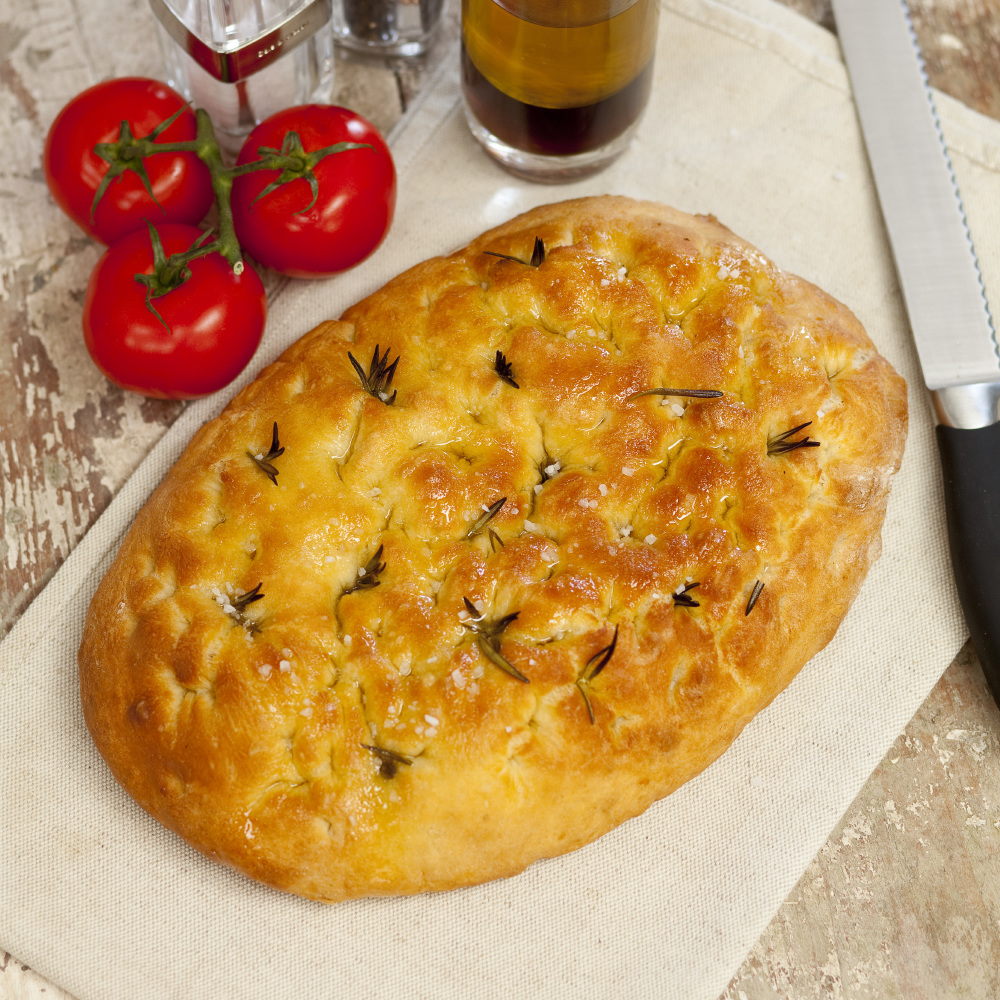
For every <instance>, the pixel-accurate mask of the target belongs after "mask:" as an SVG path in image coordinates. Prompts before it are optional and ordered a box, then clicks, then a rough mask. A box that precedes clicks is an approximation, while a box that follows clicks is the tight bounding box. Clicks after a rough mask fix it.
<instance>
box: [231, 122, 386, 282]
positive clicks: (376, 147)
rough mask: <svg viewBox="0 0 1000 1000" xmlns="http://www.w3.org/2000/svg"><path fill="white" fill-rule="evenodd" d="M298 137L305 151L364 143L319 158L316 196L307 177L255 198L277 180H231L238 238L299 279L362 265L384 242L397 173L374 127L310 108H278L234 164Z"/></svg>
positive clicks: (261, 174) (269, 176) (265, 175)
mask: <svg viewBox="0 0 1000 1000" xmlns="http://www.w3.org/2000/svg"><path fill="white" fill-rule="evenodd" d="M290 131H293V132H296V133H297V134H298V136H299V138H300V139H301V140H302V147H303V149H304V150H305V151H306V152H307V153H308V152H315V151H316V150H320V149H324V148H326V147H327V146H332V145H333V144H334V143H338V142H363V143H369V144H370V145H371V146H372V147H373V148H371V149H351V150H345V151H344V152H340V153H332V154H330V155H329V156H326V157H324V158H323V159H322V160H321V161H320V162H319V163H318V164H317V165H316V167H315V170H314V172H315V175H316V180H317V182H318V188H319V194H318V196H317V198H316V202H315V204H314V205H313V206H312V207H311V208H310V207H308V206H309V202H310V201H311V200H312V190H311V188H310V185H309V182H308V181H307V180H306V179H304V178H297V179H295V180H293V181H290V182H288V183H287V184H283V185H281V186H280V187H278V188H276V189H275V190H274V191H271V192H269V193H267V194H265V195H263V197H261V198H259V200H257V201H255V200H254V199H256V198H257V197H258V195H260V193H261V192H262V191H263V190H264V188H266V187H267V185H268V184H270V183H271V182H272V181H273V180H275V179H276V178H277V177H278V174H279V172H278V171H277V170H259V171H256V172H253V173H249V174H244V175H243V176H241V177H237V178H236V179H235V181H234V182H233V193H232V199H231V201H232V208H233V221H234V223H235V226H236V235H237V238H238V239H239V241H240V245H241V246H242V247H243V249H244V250H245V251H246V252H247V253H249V254H250V255H251V256H252V257H253V258H254V259H255V260H257V261H258V262H259V263H261V264H263V265H265V266H266V267H271V268H274V269H275V270H276V271H280V272H281V273H282V274H289V275H292V276H293V277H297V278H317V277H322V276H323V275H327V274H335V273H336V272H338V271H343V270H345V269H346V268H349V267H353V266H354V265H355V264H357V263H358V262H359V261H361V260H364V258H365V257H367V256H368V255H369V254H370V253H371V252H372V251H373V250H374V249H375V248H376V247H377V246H378V245H379V244H380V243H381V242H382V238H383V237H384V236H385V234H386V232H387V231H388V229H389V225H390V223H391V222H392V215H393V211H394V210H395V207H396V170H395V167H394V166H393V162H392V156H391V155H390V153H389V148H388V146H386V144H385V141H384V140H383V138H382V136H381V135H379V133H378V131H377V130H376V128H375V126H374V125H372V124H371V123H370V122H368V121H366V120H365V119H364V118H362V117H361V116H360V115H357V114H355V113H354V112H353V111H349V110H348V109H347V108H338V107H332V106H329V105H319V104H309V105H305V106H301V107H296V108H288V109H287V110H285V111H279V112H278V113H277V114H275V115H272V116H271V117H270V118H268V119H266V120H265V121H263V122H261V123H260V125H258V126H257V127H256V128H255V129H254V130H253V131H252V132H251V133H250V135H249V136H248V137H247V140H246V142H244V144H243V148H242V149H241V150H240V155H239V157H238V159H237V165H239V164H244V163H248V162H250V161H252V160H256V159H258V158H259V154H258V152H257V150H258V149H259V148H260V147H262V146H266V147H269V148H271V149H281V146H282V141H283V139H284V137H285V134H286V133H287V132H290Z"/></svg>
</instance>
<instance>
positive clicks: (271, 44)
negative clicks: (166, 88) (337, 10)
mask: <svg viewBox="0 0 1000 1000" xmlns="http://www.w3.org/2000/svg"><path fill="white" fill-rule="evenodd" d="M338 2H339V0H338ZM149 3H150V7H151V8H152V10H153V13H154V14H155V15H156V24H157V30H158V34H159V40H160V47H161V49H162V51H163V58H164V63H165V64H166V76H167V82H168V83H169V84H170V85H171V86H172V87H174V88H175V89H176V90H179V91H180V92H181V93H182V94H184V96H185V97H187V98H188V99H189V100H190V101H191V102H192V103H193V104H194V105H195V107H199V108H204V109H205V110H206V111H207V112H208V113H209V114H210V115H211V117H212V122H213V124H214V125H215V130H216V135H217V136H218V139H219V144H220V146H221V147H222V148H223V150H225V151H226V152H228V153H230V154H233V153H235V152H236V151H237V150H238V149H239V147H240V145H241V144H242V142H243V140H244V139H245V138H246V136H247V134H248V133H249V132H250V131H251V129H253V127H254V126H255V125H256V124H257V123H258V122H261V121H263V120H264V119H265V118H267V117H268V116H269V115H272V114H274V112H276V111H280V110H281V109H282V108H287V107H291V106H293V105H296V104H308V103H313V102H316V103H326V102H329V101H330V100H331V98H332V94H333V33H332V31H331V0H149Z"/></svg>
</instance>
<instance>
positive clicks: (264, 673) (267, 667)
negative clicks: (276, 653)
mask: <svg viewBox="0 0 1000 1000" xmlns="http://www.w3.org/2000/svg"><path fill="white" fill-rule="evenodd" d="M273 669H274V667H272V666H271V664H270V663H262V664H261V665H260V666H259V667H258V668H257V673H259V674H260V676H261V677H263V678H264V680H267V679H268V677H270V676H271V671H272V670H273Z"/></svg>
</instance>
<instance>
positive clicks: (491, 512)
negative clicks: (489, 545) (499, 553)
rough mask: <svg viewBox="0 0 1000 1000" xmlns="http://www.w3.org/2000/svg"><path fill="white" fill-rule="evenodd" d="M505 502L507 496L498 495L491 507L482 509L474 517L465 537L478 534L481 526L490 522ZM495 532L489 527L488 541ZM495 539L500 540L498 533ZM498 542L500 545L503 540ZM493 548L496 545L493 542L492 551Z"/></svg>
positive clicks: (481, 528)
mask: <svg viewBox="0 0 1000 1000" xmlns="http://www.w3.org/2000/svg"><path fill="white" fill-rule="evenodd" d="M506 502H507V498H506V497H500V499H499V500H497V501H496V502H495V503H494V504H493V505H492V506H491V507H489V508H488V509H487V510H485V511H483V513H482V516H481V517H479V518H477V519H476V522H475V523H474V524H473V525H472V527H471V528H469V530H468V532H467V533H466V536H465V537H466V538H474V537H475V536H476V535H478V534H479V532H480V531H482V530H483V528H485V527H486V525H488V524H489V523H490V521H492V520H493V518H495V517H496V516H497V514H499V513H500V511H501V509H502V508H503V505H504V504H505V503H506ZM495 534H496V532H495V531H494V530H493V529H492V528H490V541H491V542H492V540H493V535H495ZM497 541H498V542H499V541H500V536H499V535H497ZM500 544H501V546H502V545H503V542H500ZM495 550H496V545H495V544H494V551H495Z"/></svg>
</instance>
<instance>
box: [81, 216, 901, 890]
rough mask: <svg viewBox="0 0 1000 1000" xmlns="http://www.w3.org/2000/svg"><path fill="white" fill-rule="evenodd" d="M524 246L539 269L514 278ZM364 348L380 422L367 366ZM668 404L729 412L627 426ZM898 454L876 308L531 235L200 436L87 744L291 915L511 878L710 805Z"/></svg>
mask: <svg viewBox="0 0 1000 1000" xmlns="http://www.w3.org/2000/svg"><path fill="white" fill-rule="evenodd" d="M536 237H540V238H541V239H542V240H543V242H544V247H545V258H544V261H543V263H542V264H541V266H538V267H535V266H532V265H531V263H530V262H529V263H521V262H519V261H517V260H509V259H504V258H503V257H498V256H491V255H490V253H497V254H507V255H510V256H512V257H516V258H519V259H520V260H522V261H529V258H530V255H531V253H532V248H533V243H534V240H535V238H536ZM376 345H378V347H379V348H380V349H381V350H382V351H386V352H388V354H389V360H390V361H394V360H395V359H396V358H397V356H398V358H399V364H398V367H397V369H396V371H395V376H394V379H393V381H392V384H391V389H390V390H389V392H388V393H386V395H387V396H389V398H390V400H391V395H390V394H391V393H392V392H396V393H398V395H397V396H396V398H395V400H394V401H391V402H387V401H384V400H383V399H381V398H378V397H377V396H372V395H369V394H368V393H366V392H365V391H364V389H363V388H362V385H361V380H360V378H359V376H358V374H357V372H356V371H355V369H354V368H353V366H352V364H351V361H350V359H349V357H348V352H350V353H351V354H353V355H354V357H355V358H356V359H357V360H358V361H359V362H360V363H361V364H362V365H363V367H364V369H365V372H366V374H367V371H368V366H369V364H370V362H371V360H372V355H373V352H374V351H375V350H376ZM497 351H500V352H502V354H503V355H504V358H505V359H506V361H507V362H508V363H509V365H510V372H509V379H510V381H505V380H504V379H503V378H501V375H500V374H499V373H498V370H497V364H496V363H497V360H498V359H497V357H496V354H497ZM501 372H506V369H503V368H501ZM511 381H513V382H516V383H517V387H515V386H514V385H512V384H510V382H511ZM657 387H661V388H672V389H675V390H676V389H713V390H721V391H722V393H723V395H722V397H721V398H715V399H705V398H691V397H684V396H678V395H673V396H657V395H645V396H640V397H635V398H633V397H632V394H633V393H636V392H640V391H642V390H646V389H651V388H657ZM275 422H276V423H277V425H278V430H279V437H280V445H281V446H282V447H283V448H284V452H283V453H282V454H281V455H280V456H279V457H276V458H274V459H273V460H272V462H271V465H272V466H273V468H274V469H276V470H277V473H276V475H275V476H274V479H275V482H272V481H271V478H269V476H268V474H267V470H266V468H264V467H262V466H261V464H259V462H258V461H255V458H254V456H259V457H260V459H261V461H263V462H266V461H267V457H266V455H267V452H268V449H269V446H270V444H271V436H272V425H273V424H274V423H275ZM807 423H808V426H806V427H802V428H801V429H799V430H797V431H795V433H793V434H791V435H788V436H786V437H784V438H783V439H782V435H785V434H786V432H788V431H790V430H792V429H793V428H797V427H798V426H799V425H802V424H807ZM905 427H906V403H905V388H904V385H903V382H902V380H901V379H900V378H899V377H898V376H897V375H896V374H895V373H894V372H893V371H892V369H891V367H890V366H889V364H888V363H887V362H886V361H885V360H884V359H883V358H881V357H880V356H879V355H878V354H877V353H876V352H875V350H874V348H873V346H872V344H871V342H870V341H869V339H868V338H867V336H866V335H865V333H864V331H863V329H862V328H861V326H860V324H859V323H858V321H857V320H856V319H855V318H854V317H853V316H852V315H851V313H850V312H849V311H848V310H847V309H846V308H845V307H844V306H842V305H840V304H839V303H837V302H835V301H834V300H833V299H831V298H830V297H829V296H827V295H825V294H824V293H822V292H820V291H819V290H818V289H816V288H815V287H813V286H812V285H809V284H808V283H806V282H804V281H802V280H800V279H798V278H795V277H792V276H790V275H787V274H785V273H784V272H782V271H780V270H778V269H777V268H776V267H775V266H774V265H773V264H771V263H770V262H769V261H768V260H766V259H765V258H764V257H763V256H762V255H761V254H760V253H759V252H758V251H757V250H755V249H753V248H752V247H750V246H749V245H748V244H746V243H744V242H743V241H742V240H740V239H738V238H737V237H735V236H733V234H732V233H730V232H729V231H728V230H727V229H725V228H724V227H723V226H721V225H720V224H719V223H718V222H716V221H715V220H714V219H711V218H706V217H697V218H695V217H691V216H688V215H684V214H683V213H680V212H677V211H674V210H672V209H669V208H666V207H664V206H661V205H657V204H652V203H640V202H634V201H631V200H628V199H624V198H611V197H606V198H594V199H583V200H579V201H575V202H565V203H562V204H556V205H548V206H544V207H542V208H538V209H536V210H534V211H531V212H528V213H527V214H525V215H523V216H520V217H519V218H517V219H514V220H512V221H511V222H509V223H507V224H505V225H503V226H500V227H499V228H497V229H495V230H493V231H491V232H489V233H486V234H484V235H483V236H481V237H480V238H478V239H477V240H475V241H474V242H473V243H472V244H471V245H470V247H468V248H466V249H465V250H463V251H461V252H459V253H456V254H454V255H452V256H450V257H447V258H437V259H434V260H430V261H427V262H426V263H424V264H421V265H419V266H417V267H415V268H413V269H412V270H410V271H408V272H406V273H404V274H402V275H400V276H399V277H398V278H396V279H395V280H393V281H392V282H390V283H389V284H388V285H386V286H385V287H384V288H383V289H381V290H380V291H378V292H376V293H375V294H374V295H372V296H370V297H369V298H368V299H366V300H365V301H363V302H361V303H359V304H358V305H356V306H354V307H353V308H352V309H350V310H348V312H347V313H346V314H345V316H344V317H343V320H342V321H340V322H330V323H325V324H323V325H322V326H320V327H318V328H317V329H316V330H313V331H312V332H311V333H309V334H307V335H306V336H305V337H303V338H302V339H301V340H300V341H299V342H298V343H296V344H295V345H293V346H292V347H291V348H290V349H289V350H288V351H286V352H285V354H284V355H283V356H282V357H281V358H280V359H279V360H278V361H277V362H275V363H274V364H273V365H271V366H270V367H269V368H267V369H266V370H265V371H264V372H263V373H262V374H261V376H260V377H259V378H258V379H257V381H255V382H254V383H253V384H252V385H250V386H249V387H248V388H246V389H245V390H244V391H243V392H241V393H240V394H239V395H238V396H237V397H236V398H235V399H234V400H233V401H232V403H231V404H230V405H229V406H228V407H227V408H226V410H225V411H224V412H223V413H222V415H221V416H220V417H219V418H218V419H216V420H214V421H212V422H211V423H209V424H208V425H206V426H205V427H203V428H202V429H201V430H200V431H199V432H198V433H197V434H196V435H195V437H194V439H193V441H192V442H191V444H190V445H189V447H188V448H187V450H186V451H185V453H184V454H183V456H182V457H181V458H180V460H179V461H178V463H177V465H176V466H175V468H174V469H173V471H172V472H171V473H170V475H169V476H168V477H167V478H166V479H165V481H164V482H163V483H162V485H161V486H160V487H159V488H158V489H157V491H156V492H155V493H154V495H153V496H152V498H151V499H150V501H149V503H148V504H147V505H146V507H145V508H144V509H143V510H142V512H141V513H140V514H139V516H138V518H137V520H136V523H135V525H134V527H133V528H132V529H131V531H130V532H129V534H128V535H127V537H126V539H125V541H124V543H123V545H122V548H121V551H120V553H119V555H118V558H117V560H116V562H115V563H114V565H113V567H112V568H111V570H110V571H109V573H108V575H107V577H106V578H105V580H104V581H103V583H102V584H101V586H100V588H99V590H98V592H97V595H96V596H95V598H94V601H93V604H92V606H91V609H90V614H89V617H88V619H87V624H86V630H85V634H84V641H83V646H82V648H81V651H80V675H81V688H82V697H83V705H84V710H85V715H86V719H87V724H88V726H89V727H90V730H91V732H92V734H93V737H94V740H95V741H96V743H97V746H98V748H99V749H100V751H101V753H102V754H103V755H104V757H105V759H106V760H107V761H108V763H109V765H110V766H111V768H112V770H113V772H114V773H115V775H116V777H117V778H118V780H119V781H120V782H121V783H122V784H123V785H124V787H125V788H126V789H127V790H128V791H129V792H130V793H131V794H132V795H133V796H134V797H135V799H136V800H137V801H138V802H139V803H140V804H141V805H142V806H143V807H144V808H145V809H147V810H148V811H149V812H150V813H152V814H153V815H154V816H155V817H156V818H157V819H159V820H160V821H161V822H162V823H164V824H166V825H167V826H169V827H170V828H172V829H174V830H176V831H177V832H178V833H179V834H180V835H181V836H183V837H184V838H185V839H187V840H188V841H189V842H190V843H191V844H193V845H194V846H195V847H197V848H198V849H199V850H201V851H204V852H205V853H206V854H208V855H210V856H212V857H214V858H216V859H217V860H219V861H222V862H224V863H226V864H229V865H231V866H233V867H234V868H237V869H239V870H241V871H243V872H245V873H246V874H248V875H250V876H252V877H254V878H257V879H260V880H262V881H264V882H267V883H269V884H270V885H273V886H275V887H277V888H280V889H285V890H288V891H291V892H295V893H300V894H302V895H304V896H309V897H312V898H316V899H322V900H329V901H332V900H340V899H347V898H351V897H356V896H363V895H381V894H399V893H414V892H420V891H424V890H429V889H446V888H450V887H453V886H460V885H468V884H472V883H477V882H481V881H484V880H487V879H493V878H497V877H499V876H503V875H511V874H514V873H515V872H518V871H520V870H521V869H523V868H524V867H525V866H526V865H528V864H530V863H531V862H533V861H535V860H536V859H538V858H542V857H548V856H552V855H556V854H560V853H563V852H565V851H569V850H572V849H574V848H576V847H579V846H581V845H582V844H585V843H587V842H588V841H590V840H592V839H594V838H595V837H598V836H599V835H601V834H602V833H604V832H606V831H607V830H609V829H610V828H612V827H613V826H615V825H616V824H618V823H620V822H622V821H623V820H625V819H627V818H629V817H631V816H634V815H636V814H638V813H640V812H642V811H643V810H644V809H645V808H646V807H647V806H649V805H650V803H652V802H653V801H655V800H656V799H658V798H661V797H662V796H664V795H666V794H668V793H669V792H671V791H672V790H673V789H675V788H676V787H677V786H679V785H680V784H682V783H683V782H685V781H687V780H688V779H689V778H691V777H693V776H694V775H695V774H697V773H698V772H699V771H701V770H702V769H703V768H704V767H706V766H707V765H708V764H709V763H711V761H712V760H714V759H715V758H716V757H717V756H718V755H719V754H720V753H721V752H722V751H723V750H725V749H726V747H728V746H729V744H730V743H731V742H732V740H733V739H734V738H735V736H736V735H737V734H738V733H739V731H740V730H741V729H742V728H743V726H744V725H745V724H746V723H747V722H748V721H749V720H750V719H751V718H752V717H753V716H754V715H755V714H756V713H757V712H758V711H760V709H761V708H762V707H763V706H764V705H766V704H767V703H768V702H769V701H770V700H771V699H772V698H773V697H774V696H775V695H776V694H777V693H778V692H779V691H781V690H782V688H784V687H785V685H787V684H788V682H789V681H790V680H791V678H792V677H793V676H794V675H795V673H796V672H797V671H798V670H799V669H800V668H801V667H802V665H803V664H804V663H805V662H806V660H808V659H809V657H811V656H812V655H813V654H814V653H815V652H816V651H817V650H819V649H821V648H822V647H823V646H824V645H825V644H826V643H827V642H828V641H829V639H830V638H831V636H832V635H833V633H834V631H835V629H836V628H837V626H838V625H839V623H840V621H841V620H842V618H843V616H844V614H845V613H846V612H847V609H848V607H849V606H850V604H851V602H852V600H853V599H854V597H855V595H856V594H857V591H858V588H859V587H860V584H861V581H862V579H863V577H864V575H865V573H866V571H867V569H868V567H869V565H870V564H871V562H872V561H873V560H874V558H875V557H876V556H877V553H878V547H879V530H880V527H881V524H882V520H883V516H884V512H885V505H886V501H887V497H888V492H889V479H890V476H891V474H892V473H893V472H894V471H895V470H896V468H897V467H898V464H899V460H900V456H901V453H902V448H903V440H904V436H905ZM814 441H815V442H818V446H815V447H814V446H812V445H811V443H810V442H814ZM792 445H794V446H795V447H790V446H792ZM248 453H249V454H248ZM502 497H506V502H505V503H504V505H503V507H502V509H501V510H500V511H499V513H498V514H497V515H496V516H495V517H494V518H493V519H492V520H490V521H489V522H488V523H487V524H484V525H482V527H481V528H480V530H478V531H476V532H475V533H474V534H473V535H472V536H471V537H469V533H470V529H472V528H473V527H475V526H476V524H477V522H478V521H480V520H481V519H484V518H483V515H484V511H486V510H487V508H489V507H491V506H492V505H493V504H494V503H495V502H496V501H498V500H499V499H500V498H502ZM379 549H381V554H380V556H379V557H378V558H377V559H374V557H375V556H376V555H377V554H378V551H379ZM383 563H384V568H383V569H379V567H380V566H381V564H383ZM366 566H367V567H368V569H367V572H366V573H365V574H364V575H360V576H359V570H360V569H364V568H365V567H366ZM373 578H374V579H377V583H378V585H377V586H374V587H366V586H364V584H365V583H366V582H372V580H373ZM758 582H759V583H760V584H763V590H761V591H760V593H759V597H758V599H757V601H756V603H755V604H754V606H753V608H752V610H751V611H750V613H749V614H747V613H746V609H747V607H748V603H749V602H750V598H751V595H752V593H753V592H754V590H755V584H758ZM258 584H259V585H260V586H259V590H258V591H254V588H255V587H257V586H258ZM359 584H360V586H359ZM695 585H696V586H695ZM686 587H688V588H689V589H687V590H686V591H685V588H686ZM756 589H758V590H759V589H760V588H759V586H757V587H756ZM248 592H249V593H250V595H251V596H254V595H255V594H262V595H263V596H261V597H259V599H258V600H254V601H249V602H248V601H247V597H246V595H247V593H248ZM240 595H243V600H242V601H241V600H240ZM466 599H467V600H468V601H469V602H471V603H472V612H471V613H470V611H469V605H468V604H466ZM692 605H695V606H692ZM515 613H516V614H517V617H516V618H515V619H512V620H510V621H508V622H507V623H506V627H505V628H503V629H502V631H498V629H499V628H500V626H502V625H503V619H504V618H505V617H506V616H509V615H513V614H515ZM477 619H478V620H477ZM477 630H478V631H477ZM491 631H492V632H495V633H496V634H493V635H491V634H490V633H491ZM615 637H617V642H616V644H615V645H614V649H613V652H611V654H610V656H608V655H607V651H608V649H609V647H610V646H611V645H612V643H613V641H614V639H615ZM602 651H604V655H599V654H602ZM604 660H606V661H607V662H606V664H604V665H603V667H601V664H602V662H603V661H604ZM515 671H516V672H519V673H521V674H522V675H523V676H524V677H525V678H526V679H527V680H526V681H525V680H521V679H518V677H516V676H514V672H515ZM591 714H592V717H593V719H592V720H591Z"/></svg>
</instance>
